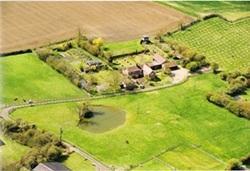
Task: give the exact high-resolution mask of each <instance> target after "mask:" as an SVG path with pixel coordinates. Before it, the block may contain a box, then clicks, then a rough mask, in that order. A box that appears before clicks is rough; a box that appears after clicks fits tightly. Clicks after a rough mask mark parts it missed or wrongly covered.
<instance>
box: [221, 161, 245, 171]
mask: <svg viewBox="0 0 250 171" xmlns="http://www.w3.org/2000/svg"><path fill="white" fill-rule="evenodd" d="M225 170H242V162H241V161H240V160H238V159H231V160H229V162H228V165H227V167H226V169H225Z"/></svg>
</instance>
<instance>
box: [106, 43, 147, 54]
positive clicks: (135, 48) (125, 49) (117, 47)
mask: <svg viewBox="0 0 250 171" xmlns="http://www.w3.org/2000/svg"><path fill="white" fill-rule="evenodd" d="M103 48H104V49H105V48H107V49H108V51H110V52H111V53H112V56H119V55H122V54H129V53H134V52H139V51H142V50H144V48H143V47H142V46H141V44H140V40H138V39H136V40H130V41H125V42H110V43H106V44H104V46H103Z"/></svg>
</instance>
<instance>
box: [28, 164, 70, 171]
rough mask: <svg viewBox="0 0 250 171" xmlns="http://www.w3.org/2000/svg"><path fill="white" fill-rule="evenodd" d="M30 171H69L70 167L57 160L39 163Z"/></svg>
mask: <svg viewBox="0 0 250 171" xmlns="http://www.w3.org/2000/svg"><path fill="white" fill-rule="evenodd" d="M32 171H70V169H69V168H67V167H66V166H64V165H63V164H61V163H58V162H47V163H40V164H39V165H37V166H36V167H35V168H34V169H33V170H32Z"/></svg>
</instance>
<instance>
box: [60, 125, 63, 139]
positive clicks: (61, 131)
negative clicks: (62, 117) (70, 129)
mask: <svg viewBox="0 0 250 171" xmlns="http://www.w3.org/2000/svg"><path fill="white" fill-rule="evenodd" d="M62 134H63V129H62V128H60V142H62Z"/></svg>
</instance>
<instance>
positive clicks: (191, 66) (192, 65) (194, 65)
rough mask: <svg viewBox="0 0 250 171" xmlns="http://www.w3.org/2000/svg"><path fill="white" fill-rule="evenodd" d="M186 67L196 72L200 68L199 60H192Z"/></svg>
mask: <svg viewBox="0 0 250 171" xmlns="http://www.w3.org/2000/svg"><path fill="white" fill-rule="evenodd" d="M186 68H187V69H189V70H190V71H191V72H195V71H197V70H198V69H199V64H198V63H197V62H194V61H193V62H190V63H188V64H187V65H186Z"/></svg>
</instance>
